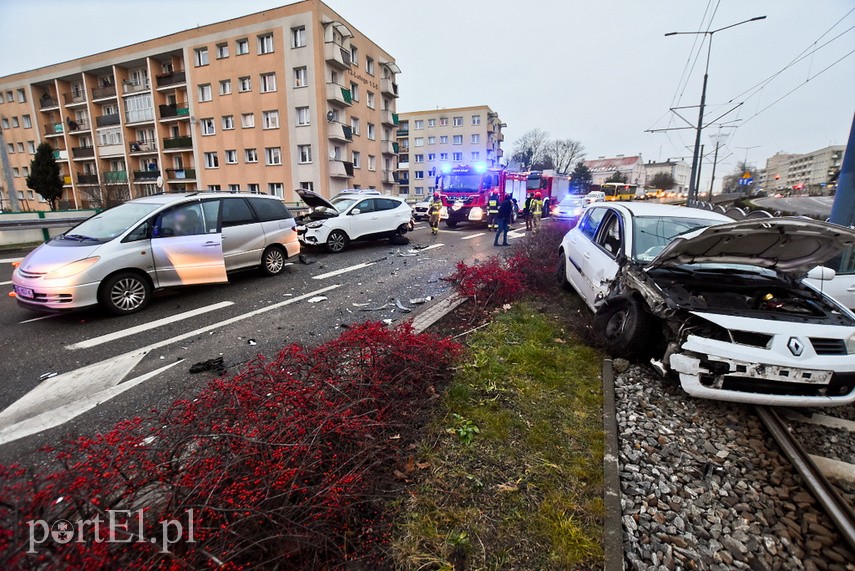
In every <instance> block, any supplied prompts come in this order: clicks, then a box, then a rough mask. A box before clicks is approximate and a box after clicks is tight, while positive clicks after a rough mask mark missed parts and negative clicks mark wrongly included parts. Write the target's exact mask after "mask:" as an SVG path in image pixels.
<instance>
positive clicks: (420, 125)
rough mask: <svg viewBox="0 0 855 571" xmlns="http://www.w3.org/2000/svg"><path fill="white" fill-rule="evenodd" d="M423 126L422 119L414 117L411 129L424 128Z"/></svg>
mask: <svg viewBox="0 0 855 571" xmlns="http://www.w3.org/2000/svg"><path fill="white" fill-rule="evenodd" d="M424 128H425V121H424V119H416V120H415V121H413V129H424Z"/></svg>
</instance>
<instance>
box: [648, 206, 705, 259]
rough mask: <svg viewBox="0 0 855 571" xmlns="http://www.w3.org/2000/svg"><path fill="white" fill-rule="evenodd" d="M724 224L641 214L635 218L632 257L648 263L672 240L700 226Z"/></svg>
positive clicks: (700, 219) (697, 219) (702, 219)
mask: <svg viewBox="0 0 855 571" xmlns="http://www.w3.org/2000/svg"><path fill="white" fill-rule="evenodd" d="M716 224H722V222H719V221H717V220H707V219H704V218H683V217H676V216H639V217H636V218H635V224H634V228H635V234H634V236H633V240H632V243H633V247H632V250H633V252H632V259H633V260H635V261H636V262H640V263H642V264H646V263H647V262H650V261H651V260H653V258H655V257H656V256H657V255H659V252H661V251H662V250H663V249H664V248H665V246H667V245H668V244H669V243H670V242H671V240H673V239H674V238H676V237H677V236H680V235H681V234H686V233H688V232H692V231H694V230H697V229H699V228H706V227H707V226H714V225H716Z"/></svg>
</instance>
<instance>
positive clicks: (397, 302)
mask: <svg viewBox="0 0 855 571" xmlns="http://www.w3.org/2000/svg"><path fill="white" fill-rule="evenodd" d="M395 307H397V308H398V309H400V310H401V311H403V312H404V313H409V312H411V311H412V310H413V308H412V307H407V306H405V305H404V304H403V303H401V300H399V299H395Z"/></svg>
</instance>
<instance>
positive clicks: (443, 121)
mask: <svg viewBox="0 0 855 571" xmlns="http://www.w3.org/2000/svg"><path fill="white" fill-rule="evenodd" d="M439 126H440V127H448V117H440V118H439Z"/></svg>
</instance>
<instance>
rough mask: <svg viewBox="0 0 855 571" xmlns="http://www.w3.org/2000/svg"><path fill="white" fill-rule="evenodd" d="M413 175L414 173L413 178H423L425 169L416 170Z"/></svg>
mask: <svg viewBox="0 0 855 571" xmlns="http://www.w3.org/2000/svg"><path fill="white" fill-rule="evenodd" d="M415 175H416V176H415V178H417V179H423V178H424V177H425V171H416V172H415Z"/></svg>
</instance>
